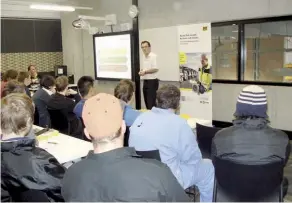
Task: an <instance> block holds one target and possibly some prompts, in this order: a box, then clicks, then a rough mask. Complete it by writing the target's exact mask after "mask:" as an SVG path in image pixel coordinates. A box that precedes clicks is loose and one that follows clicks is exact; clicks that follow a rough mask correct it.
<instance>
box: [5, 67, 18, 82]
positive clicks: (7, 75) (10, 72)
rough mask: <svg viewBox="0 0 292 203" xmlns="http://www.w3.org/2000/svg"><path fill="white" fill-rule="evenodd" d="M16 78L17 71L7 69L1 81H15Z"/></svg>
mask: <svg viewBox="0 0 292 203" xmlns="http://www.w3.org/2000/svg"><path fill="white" fill-rule="evenodd" d="M17 76H18V71H17V70H14V69H9V70H7V71H6V72H5V73H4V75H3V80H4V81H8V80H15V79H17Z"/></svg>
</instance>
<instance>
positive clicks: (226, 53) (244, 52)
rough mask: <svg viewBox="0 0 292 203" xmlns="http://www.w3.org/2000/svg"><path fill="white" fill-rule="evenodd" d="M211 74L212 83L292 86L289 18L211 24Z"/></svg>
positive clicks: (290, 23)
mask: <svg viewBox="0 0 292 203" xmlns="http://www.w3.org/2000/svg"><path fill="white" fill-rule="evenodd" d="M212 71H213V78H214V82H216V81H218V82H220V81H222V82H228V81H231V82H232V81H233V82H236V83H271V84H279V83H282V84H285V83H286V84H287V83H289V84H292V16H288V17H277V18H271V19H254V20H243V21H236V22H226V23H213V24H212ZM289 86H290V85H289Z"/></svg>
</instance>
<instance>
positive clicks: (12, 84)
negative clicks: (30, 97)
mask: <svg viewBox="0 0 292 203" xmlns="http://www.w3.org/2000/svg"><path fill="white" fill-rule="evenodd" d="M11 93H24V94H25V93H26V92H25V86H24V84H22V83H20V82H18V81H17V80H10V81H9V82H7V83H6V85H5V88H4V89H3V91H2V97H6V96H7V95H8V94H11Z"/></svg>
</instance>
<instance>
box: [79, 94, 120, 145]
mask: <svg viewBox="0 0 292 203" xmlns="http://www.w3.org/2000/svg"><path fill="white" fill-rule="evenodd" d="M82 118H83V121H84V125H85V134H86V136H87V137H88V138H89V139H92V141H93V143H94V144H96V145H98V144H103V143H109V142H111V141H113V140H114V139H116V138H118V137H120V136H121V135H123V134H124V132H125V123H124V121H123V110H122V107H121V104H120V101H119V100H118V99H117V98H116V97H114V96H113V95H109V94H105V93H100V94H97V95H96V96H94V97H91V98H90V99H88V100H86V102H85V104H84V107H83V111H82Z"/></svg>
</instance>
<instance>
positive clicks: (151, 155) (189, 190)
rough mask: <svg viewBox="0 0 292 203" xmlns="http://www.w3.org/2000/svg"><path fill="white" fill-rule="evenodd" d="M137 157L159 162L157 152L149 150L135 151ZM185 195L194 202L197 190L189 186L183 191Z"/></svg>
mask: <svg viewBox="0 0 292 203" xmlns="http://www.w3.org/2000/svg"><path fill="white" fill-rule="evenodd" d="M136 153H137V154H138V155H140V156H141V158H147V159H155V160H157V161H161V158H160V154H159V150H151V151H136ZM185 192H186V194H187V195H188V196H189V197H190V198H191V199H192V200H193V202H195V199H196V196H197V194H198V190H197V189H196V187H195V186H191V187H189V188H187V189H185Z"/></svg>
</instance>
